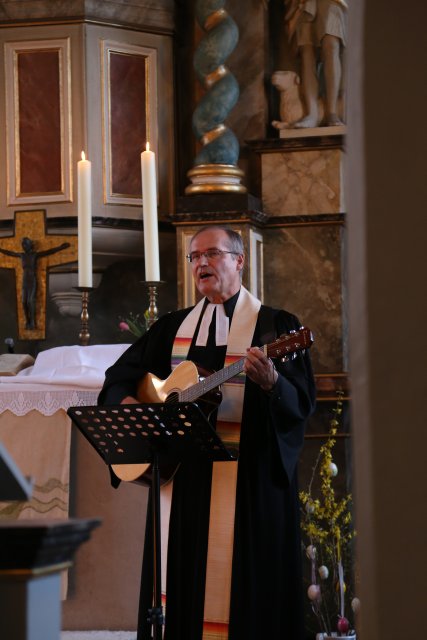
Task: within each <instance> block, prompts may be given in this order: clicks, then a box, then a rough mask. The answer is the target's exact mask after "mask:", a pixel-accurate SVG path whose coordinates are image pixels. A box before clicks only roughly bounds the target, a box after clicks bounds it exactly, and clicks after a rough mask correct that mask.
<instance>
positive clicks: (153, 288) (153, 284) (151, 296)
mask: <svg viewBox="0 0 427 640" xmlns="http://www.w3.org/2000/svg"><path fill="white" fill-rule="evenodd" d="M143 284H144V285H145V286H146V287H148V300H149V304H148V309H147V310H146V312H145V313H144V317H145V324H146V326H147V331H148V329H149V328H150V327H151V325H152V324H154V323H155V322H156V320H157V318H158V309H157V296H158V291H157V289H158V287H159V286H160V285H162V284H164V281H163V280H154V281H150V280H145V281H144V282H143Z"/></svg>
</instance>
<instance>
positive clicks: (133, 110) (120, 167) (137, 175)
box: [110, 52, 147, 198]
mask: <svg viewBox="0 0 427 640" xmlns="http://www.w3.org/2000/svg"><path fill="white" fill-rule="evenodd" d="M146 60H147V59H146V57H145V56H141V55H133V54H122V53H118V52H110V109H111V111H110V132H111V174H112V180H111V182H112V185H111V189H112V193H113V194H116V195H126V196H136V197H139V198H140V197H141V189H142V187H141V152H142V151H143V150H144V149H145V143H146V140H147V113H146V75H147V69H146Z"/></svg>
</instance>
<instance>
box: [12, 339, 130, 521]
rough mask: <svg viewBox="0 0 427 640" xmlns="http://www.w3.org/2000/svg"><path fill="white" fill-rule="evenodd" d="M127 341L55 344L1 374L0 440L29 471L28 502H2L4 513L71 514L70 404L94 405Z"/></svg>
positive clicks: (24, 470) (33, 515)
mask: <svg viewBox="0 0 427 640" xmlns="http://www.w3.org/2000/svg"><path fill="white" fill-rule="evenodd" d="M128 346H129V345H127V344H119V345H94V346H87V347H79V346H68V347H55V348H53V349H48V350H46V351H43V352H41V353H40V354H39V355H38V356H37V358H36V361H35V363H34V365H33V366H31V367H28V368H27V369H24V370H22V371H21V372H19V373H18V374H17V375H16V376H13V377H10V376H8V377H6V376H5V377H0V441H1V442H2V444H3V445H4V446H5V447H6V449H7V450H8V452H9V454H10V455H11V456H12V458H13V459H14V461H15V462H16V464H17V465H18V466H19V468H20V470H21V471H22V473H23V474H24V475H25V476H30V477H31V478H32V479H33V495H32V498H31V500H30V501H28V502H9V503H7V502H0V519H3V518H25V519H31V518H40V517H43V518H67V517H68V516H69V476H70V442H71V421H70V419H69V417H68V416H67V413H66V411H67V409H68V408H69V407H71V406H81V405H94V404H96V402H97V397H98V394H99V391H100V389H101V387H102V384H103V381H104V377H105V370H106V369H107V368H108V367H109V366H110V365H111V364H113V363H114V362H115V361H116V360H117V358H119V356H120V355H121V354H122V353H123V352H124V351H125V349H127V347H128Z"/></svg>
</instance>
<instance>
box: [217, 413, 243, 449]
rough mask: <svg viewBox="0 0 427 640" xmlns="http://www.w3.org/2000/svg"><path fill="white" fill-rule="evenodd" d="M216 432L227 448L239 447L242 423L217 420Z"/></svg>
mask: <svg viewBox="0 0 427 640" xmlns="http://www.w3.org/2000/svg"><path fill="white" fill-rule="evenodd" d="M216 432H217V434H218V435H219V437H220V438H221V440H222V441H223V443H224V444H225V446H226V447H234V448H236V447H237V448H238V447H239V442H240V422H227V421H226V420H217V423H216Z"/></svg>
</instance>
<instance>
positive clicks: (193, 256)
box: [185, 249, 240, 262]
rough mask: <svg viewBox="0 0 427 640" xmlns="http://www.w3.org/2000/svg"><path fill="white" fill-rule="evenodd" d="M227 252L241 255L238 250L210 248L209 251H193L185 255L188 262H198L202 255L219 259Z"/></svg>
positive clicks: (211, 258)
mask: <svg viewBox="0 0 427 640" xmlns="http://www.w3.org/2000/svg"><path fill="white" fill-rule="evenodd" d="M225 253H232V254H233V255H234V256H238V255H240V254H239V253H237V252H236V251H223V250H222V249H208V250H207V251H192V252H191V253H189V254H188V255H186V256H185V257H186V258H187V260H188V262H198V261H199V260H200V258H201V257H202V256H206V258H207V259H208V260H218V258H221V256H223V255H224V254H225Z"/></svg>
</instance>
